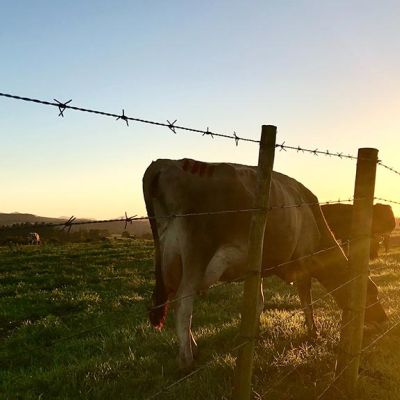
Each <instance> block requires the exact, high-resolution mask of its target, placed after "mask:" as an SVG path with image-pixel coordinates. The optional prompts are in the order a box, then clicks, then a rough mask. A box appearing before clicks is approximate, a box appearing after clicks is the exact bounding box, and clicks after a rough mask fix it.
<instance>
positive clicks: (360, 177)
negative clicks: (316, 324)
mask: <svg viewBox="0 0 400 400" xmlns="http://www.w3.org/2000/svg"><path fill="white" fill-rule="evenodd" d="M377 161H378V150H377V149H369V148H364V149H359V150H358V158H357V172H356V181H355V187H354V206H353V216H352V223H351V235H350V251H349V266H350V276H349V279H353V280H352V281H351V282H350V283H349V285H348V286H349V290H348V296H349V297H348V310H345V311H344V312H343V317H342V331H341V337H340V346H339V354H338V359H337V367H336V376H337V378H338V383H339V384H340V386H341V387H342V388H343V389H344V390H345V392H346V394H347V395H348V396H349V397H350V398H353V397H354V395H355V393H356V388H357V379H358V369H359V365H360V352H361V347H362V341H363V333H364V318H365V305H366V298H367V285H368V274H369V252H370V238H371V227H372V215H373V203H374V191H375V175H376V166H377Z"/></svg>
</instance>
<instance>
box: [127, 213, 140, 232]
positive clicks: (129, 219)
mask: <svg viewBox="0 0 400 400" xmlns="http://www.w3.org/2000/svg"><path fill="white" fill-rule="evenodd" d="M135 217H137V215H133V216H132V217H128V214H127V213H126V211H125V228H124V229H125V230H126V227H127V226H128V223H129V224H131V225H132V222H133V220H134V218H135Z"/></svg>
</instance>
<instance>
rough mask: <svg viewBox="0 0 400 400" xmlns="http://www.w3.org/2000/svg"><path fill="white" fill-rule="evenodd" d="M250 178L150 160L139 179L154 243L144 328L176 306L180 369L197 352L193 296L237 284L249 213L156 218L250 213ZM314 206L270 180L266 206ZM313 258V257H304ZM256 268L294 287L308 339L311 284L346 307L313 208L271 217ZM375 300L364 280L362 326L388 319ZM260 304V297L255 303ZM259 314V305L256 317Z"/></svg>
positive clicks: (326, 236) (282, 181)
mask: <svg viewBox="0 0 400 400" xmlns="http://www.w3.org/2000/svg"><path fill="white" fill-rule="evenodd" d="M256 173H257V168H256V167H250V166H246V165H239V164H228V163H202V162H198V161H194V160H190V159H183V160H157V161H155V162H153V163H152V164H151V165H150V166H149V167H148V168H147V170H146V172H145V174H144V177H143V191H144V198H145V202H146V208H147V212H148V215H149V217H150V222H151V229H152V233H153V238H154V243H155V272H156V286H155V289H154V294H153V301H154V303H153V307H152V308H151V310H150V321H151V323H152V324H153V325H154V326H155V327H157V328H159V329H161V328H162V326H163V324H164V321H165V317H166V311H167V305H166V302H167V301H168V300H170V299H175V301H174V303H173V304H174V307H175V321H176V330H177V335H178V339H179V363H180V365H181V367H188V366H190V365H191V364H192V362H193V349H194V348H195V347H196V346H197V345H196V342H195V340H194V338H193V336H192V333H191V321H192V310H193V297H194V295H195V294H196V293H198V292H202V291H204V290H206V289H207V288H209V287H210V286H211V285H212V284H214V283H216V282H217V281H219V280H221V281H232V280H237V279H239V278H240V277H242V278H243V276H244V275H245V273H246V270H247V268H248V263H247V252H248V236H249V228H250V219H251V213H233V214H216V215H202V216H191V217H184V218H183V217H176V218H162V217H165V216H169V215H173V214H184V213H199V212H209V211H221V210H236V209H247V208H251V207H253V206H254V199H255V190H256ZM316 202H318V199H317V198H316V197H315V196H314V195H313V194H312V193H311V192H310V191H309V190H308V189H307V188H306V187H304V186H303V185H302V184H301V183H299V182H297V181H296V180H294V179H292V178H290V177H288V176H286V175H283V174H280V173H278V172H273V174H272V182H271V192H270V205H271V206H273V205H287V204H299V203H314V204H315V203H316ZM152 217H153V218H152ZM322 250H324V251H322ZM318 251H321V252H320V253H318V254H316V255H314V257H305V256H308V255H309V254H310V253H315V252H318ZM282 264H283V265H282ZM262 265H263V276H269V275H272V274H275V275H278V276H279V277H280V278H282V279H283V280H285V281H286V282H296V284H297V288H298V292H299V296H300V300H301V304H302V306H303V307H304V310H305V317H306V323H307V327H308V330H309V332H310V333H311V334H315V324H314V320H313V310H312V306H311V292H310V288H311V278H316V279H317V280H318V281H319V282H320V283H321V284H322V285H323V286H324V287H325V288H326V289H327V290H328V291H329V292H332V291H333V290H334V291H333V292H332V295H333V296H334V298H335V300H336V302H337V303H338V305H339V306H340V307H341V308H342V309H344V308H345V307H346V306H347V298H348V295H347V291H348V286H347V285H345V283H346V282H347V281H348V280H349V269H348V262H347V258H346V256H345V255H344V253H343V251H342V249H341V248H340V246H339V245H338V243H337V242H336V240H335V238H334V237H333V235H332V233H331V231H330V230H329V228H328V226H327V224H326V221H325V219H324V217H323V215H322V212H321V209H320V207H319V206H318V205H314V206H310V205H304V206H302V207H296V208H282V209H279V210H278V209H275V210H274V211H273V212H270V213H269V214H268V224H267V228H266V231H265V241H264V249H263V260H262ZM261 289H262V288H261ZM377 295H378V290H377V287H376V286H375V284H374V283H373V282H372V280H371V279H369V281H368V293H367V305H368V306H369V307H367V309H366V314H365V315H366V321H368V322H381V321H384V320H386V318H387V317H386V314H385V311H384V310H383V308H382V306H381V304H380V303H379V301H378V299H377ZM262 297H263V296H262V290H261V296H260V298H261V301H263V298H262ZM262 307H263V305H262V304H259V312H261V310H262Z"/></svg>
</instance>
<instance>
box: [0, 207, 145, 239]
mask: <svg viewBox="0 0 400 400" xmlns="http://www.w3.org/2000/svg"><path fill="white" fill-rule="evenodd" d="M67 220H68V218H49V217H41V216H38V215H34V214H25V213H17V212H15V213H9V214H7V213H0V226H4V225H13V224H21V223H27V222H29V223H32V224H35V223H42V222H45V223H56V224H57V223H62V222H65V221H67ZM76 221H77V222H78V221H91V220H90V219H77V220H76ZM93 221H95V220H93ZM124 228H125V223H124V222H104V223H97V224H96V223H94V224H87V225H78V226H75V227H73V228H72V229H86V230H88V229H106V230H108V231H109V232H110V233H122V232H123V231H124ZM126 230H127V231H128V232H129V233H130V234H134V235H136V236H142V235H145V234H151V229H150V224H149V222H148V221H133V222H132V224H128V225H127V227H126Z"/></svg>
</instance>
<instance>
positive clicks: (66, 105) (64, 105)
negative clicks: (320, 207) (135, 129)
mask: <svg viewBox="0 0 400 400" xmlns="http://www.w3.org/2000/svg"><path fill="white" fill-rule="evenodd" d="M0 97H5V98H9V99H14V100H20V101H26V102H31V103H36V104H41V105H46V106H50V107H56V108H57V109H58V111H59V114H58V116H59V117H64V111H65V110H74V111H80V112H86V113H90V114H95V115H102V116H105V117H111V118H115V120H117V121H119V120H121V121H124V122H126V124H127V126H129V122H128V121H134V122H139V123H143V124H149V125H155V126H161V127H165V128H168V129H169V130H170V131H172V132H173V133H174V134H176V133H177V130H180V131H184V132H191V133H197V134H201V135H202V136H210V137H211V138H214V137H219V138H225V139H230V140H233V141H234V142H235V144H236V146H238V144H239V142H241V141H242V142H250V143H257V144H260V141H259V140H257V139H252V138H248V137H243V136H238V135H237V133H236V132H235V131H234V132H233V134H231V135H228V134H224V133H218V132H214V131H211V130H210V129H209V127H207V128H206V129H195V128H189V127H185V126H180V125H176V123H177V120H176V119H175V120H174V121H173V122H170V121H169V120H167V121H166V122H160V121H153V120H149V119H143V118H137V117H130V116H128V115H126V114H125V109H122V113H121V114H117V113H112V112H106V111H99V110H94V109H90V108H83V107H77V106H73V105H71V104H70V103H71V102H72V99H70V100H68V101H66V102H61V101H59V100H57V99H53V100H54V101H47V100H40V99H34V98H31V97H26V96H17V95H14V94H8V93H0ZM275 147H276V148H277V149H279V150H281V151H287V150H293V151H296V152H298V153H299V152H301V153H309V154H312V155H314V156H318V155H323V156H327V157H337V158H339V159H351V160H357V156H354V155H351V154H346V153H344V152H338V151H331V150H320V149H318V148H306V147H302V146H290V145H287V144H286V143H285V142H282V143H281V144H276V145H275ZM382 166H384V167H385V168H387V169H391V167H389V166H387V165H384V164H382ZM393 170H394V169H393Z"/></svg>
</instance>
